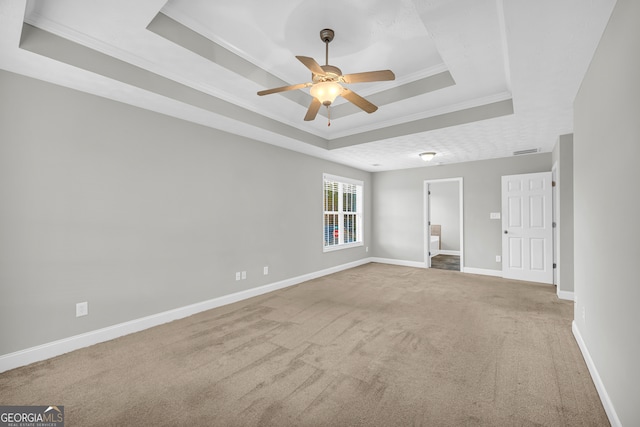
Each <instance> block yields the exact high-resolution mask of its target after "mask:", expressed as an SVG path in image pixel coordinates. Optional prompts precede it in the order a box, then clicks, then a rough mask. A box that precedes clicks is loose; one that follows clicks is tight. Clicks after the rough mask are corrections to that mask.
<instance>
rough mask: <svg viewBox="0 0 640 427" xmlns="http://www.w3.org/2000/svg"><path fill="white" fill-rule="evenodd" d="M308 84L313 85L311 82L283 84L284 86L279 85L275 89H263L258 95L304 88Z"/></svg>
mask: <svg viewBox="0 0 640 427" xmlns="http://www.w3.org/2000/svg"><path fill="white" fill-rule="evenodd" d="M307 86H311V83H300V84H297V85H291V86H282V87H277V88H274V89H266V90H261V91H260V92H258V95H260V96H263V95H271V94H272V93H278V92H286V91H288V90H296V89H302V88H305V87H307Z"/></svg>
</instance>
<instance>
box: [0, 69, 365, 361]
mask: <svg viewBox="0 0 640 427" xmlns="http://www.w3.org/2000/svg"><path fill="white" fill-rule="evenodd" d="M0 119H1V121H2V122H1V123H0V203H1V204H0V236H1V237H0V286H1V287H0V336H1V337H2V339H1V340H0V354H6V353H10V352H13V351H16V350H20V349H25V348H29V347H32V346H35V345H38V344H43V343H46V342H51V341H54V340H57V339H61V338H64V337H69V336H72V335H76V334H80V333H83V332H87V331H91V330H95V329H98V328H102V327H106V326H109V325H114V324H117V323H120V322H125V321H128V320H132V319H137V318H140V317H144V316H147V315H151V314H154V313H159V312H162V311H165V310H169V309H173V308H177V307H182V306H185V305H188V304H192V303H196V302H200V301H205V300H208V299H212V298H215V297H219V296H222V295H226V294H230V293H233V292H237V291H240V290H244V289H248V288H252V287H256V286H260V285H265V284H268V283H272V282H276V281H280V280H283V279H287V278H292V277H296V276H299V275H302V274H306V273H311V272H316V271H320V270H322V269H326V268H329V267H332V266H337V265H341V264H344V263H348V262H352V261H356V260H359V259H362V258H365V257H366V256H368V255H369V254H367V253H365V247H364V246H363V247H358V248H352V249H347V250H342V251H334V252H329V253H323V252H322V242H323V237H322V236H323V235H322V173H323V172H327V173H331V174H335V175H340V176H347V177H351V178H354V179H359V180H363V181H364V183H365V184H364V186H365V221H366V222H365V224H366V225H365V230H364V231H365V234H364V236H365V244H368V239H369V236H371V215H370V212H371V188H372V186H371V176H370V174H369V173H367V172H363V171H358V170H355V169H352V168H348V167H346V166H342V165H338V164H335V163H330V162H327V161H323V160H319V159H316V158H313V157H309V156H305V155H302V154H298V153H295V152H292V151H288V150H284V149H280V148H277V147H274V146H271V145H267V144H264V143H259V142H255V141H252V140H249V139H246V138H242V137H238V136H233V135H229V134H226V133H223V132H220V131H216V130H212V129H210V128H206V127H203V126H199V125H195V124H192V123H188V122H185V121H181V120H178V119H173V118H170V117H166V116H162V115H160V114H157V113H153V112H149V111H145V110H142V109H138V108H135V107H132V106H129V105H125V104H121V103H117V102H114V101H110V100H106V99H103V98H99V97H96V96H92V95H88V94H84V93H80V92H76V91H73V90H69V89H66V88H62V87H59V86H55V85H52V84H48V83H44V82H40V81H37V80H33V79H29V78H27V77H22V76H18V75H15V74H11V73H8V72H4V71H0ZM264 266H269V275H268V276H264V275H263V274H262V273H263V267H264ZM242 270H245V271H247V275H248V278H247V280H244V281H235V272H236V271H242ZM82 301H88V302H89V316H86V317H81V318H76V317H75V304H76V303H77V302H82Z"/></svg>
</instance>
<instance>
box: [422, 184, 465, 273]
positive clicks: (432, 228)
mask: <svg viewBox="0 0 640 427" xmlns="http://www.w3.org/2000/svg"><path fill="white" fill-rule="evenodd" d="M462 195H463V189H462V178H446V179H436V180H428V181H425V182H424V213H425V219H424V224H425V225H424V229H425V232H424V254H425V266H426V267H427V268H438V269H444V270H455V271H462V270H463V266H464V261H463V257H464V249H463V242H464V239H463V237H464V232H463V215H462V212H463V197H462Z"/></svg>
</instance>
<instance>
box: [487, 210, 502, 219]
mask: <svg viewBox="0 0 640 427" xmlns="http://www.w3.org/2000/svg"><path fill="white" fill-rule="evenodd" d="M489 219H500V212H491V213H490V214H489Z"/></svg>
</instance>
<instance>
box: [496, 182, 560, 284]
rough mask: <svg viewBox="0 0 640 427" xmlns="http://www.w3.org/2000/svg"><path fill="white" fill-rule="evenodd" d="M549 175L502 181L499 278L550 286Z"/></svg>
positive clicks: (551, 262)
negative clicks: (500, 275) (500, 263)
mask: <svg viewBox="0 0 640 427" xmlns="http://www.w3.org/2000/svg"><path fill="white" fill-rule="evenodd" d="M551 185H552V180H551V172H541V173H531V174H524V175H509V176H503V177H502V232H503V234H502V275H503V277H505V278H507V279H517V280H528V281H532V282H541V283H549V284H553V228H552V216H553V210H552V207H553V206H552V195H551Z"/></svg>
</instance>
